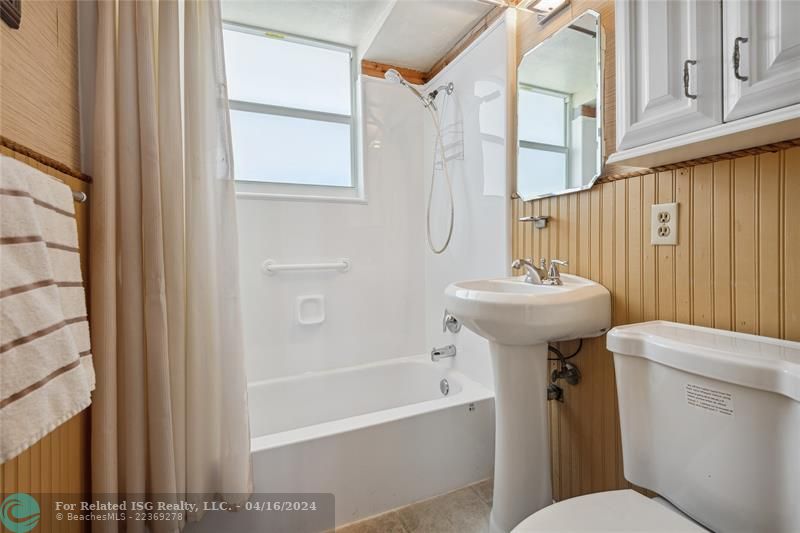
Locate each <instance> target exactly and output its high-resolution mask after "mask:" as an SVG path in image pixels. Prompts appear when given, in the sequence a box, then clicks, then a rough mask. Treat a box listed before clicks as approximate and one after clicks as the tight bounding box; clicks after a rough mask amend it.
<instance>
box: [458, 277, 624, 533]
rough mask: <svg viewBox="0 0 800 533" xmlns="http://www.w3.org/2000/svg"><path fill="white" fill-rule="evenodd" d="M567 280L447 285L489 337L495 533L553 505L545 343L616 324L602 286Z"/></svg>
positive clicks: (468, 320)
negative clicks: (613, 321)
mask: <svg viewBox="0 0 800 533" xmlns="http://www.w3.org/2000/svg"><path fill="white" fill-rule="evenodd" d="M561 280H562V282H563V285H534V284H531V283H528V282H525V281H524V278H523V277H517V278H505V279H494V280H476V281H462V282H457V283H453V284H451V285H450V286H448V287H447V289H445V300H446V305H447V310H448V311H449V312H450V313H451V314H452V315H454V316H455V317H456V318H458V320H460V321H461V323H462V324H463V325H464V326H466V327H467V328H469V329H470V330H472V331H474V332H475V333H477V334H478V335H480V336H482V337H485V338H486V339H488V340H489V345H490V348H491V356H492V366H493V368H494V384H495V418H496V428H495V462H494V465H495V466H494V497H493V501H494V505H493V506H492V514H491V518H490V526H491V531H492V533H508V532H509V531H511V529H513V528H514V526H516V525H517V524H518V523H519V522H521V521H522V520H523V519H524V518H526V517H527V516H529V515H531V514H533V513H534V512H536V511H538V510H539V509H541V508H543V507H545V506H547V505H550V504H551V503H552V502H553V497H552V489H551V481H550V434H549V429H548V416H547V392H546V391H547V385H548V383H549V376H548V364H547V357H548V350H547V343H548V342H552V341H559V340H568V339H578V338H586V337H596V336H599V335H602V334H603V333H605V331H606V330H607V329H608V328H609V327H610V324H611V296H610V294H609V292H608V290H606V288H605V287H603V286H602V285H600V284H598V283H595V282H593V281H590V280H588V279H584V278H580V277H578V276H572V275H569V274H562V275H561Z"/></svg>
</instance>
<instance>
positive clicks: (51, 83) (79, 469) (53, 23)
mask: <svg viewBox="0 0 800 533" xmlns="http://www.w3.org/2000/svg"><path fill="white" fill-rule="evenodd" d="M76 8H77V4H76V2H75V1H73V0H61V1H40V0H37V1H28V2H24V3H23V8H22V25H21V27H20V29H19V30H11V29H10V28H8V27H7V26H6V25H5V24H0V135H2V136H3V137H6V138H8V139H10V140H12V141H14V142H17V143H20V144H22V145H25V146H27V147H28V148H30V149H33V150H35V151H36V152H40V153H41V154H43V155H45V156H48V157H50V158H52V159H55V160H57V161H58V162H60V163H63V164H64V165H67V166H68V167H71V168H72V169H74V170H80V123H79V117H78V56H77V50H78V34H77V27H76ZM0 152H2V153H3V154H4V155H9V156H12V157H15V158H17V159H19V160H21V161H23V162H24V163H26V164H29V165H31V166H33V167H35V168H38V169H39V170H41V171H42V172H45V173H47V174H50V175H52V176H56V177H58V178H59V179H61V180H63V181H64V182H65V183H67V184H68V185H69V186H70V187H72V188H73V190H81V191H84V192H86V193H87V194H90V192H89V184H88V183H86V182H84V181H81V180H79V179H76V178H74V177H71V176H68V175H66V174H63V173H60V172H57V171H55V170H53V169H52V168H49V167H47V166H45V165H43V164H40V163H37V162H36V161H34V160H33V159H30V158H28V157H25V156H23V155H20V154H18V153H16V152H14V151H12V150H10V149H8V148H6V147H4V146H3V147H0ZM75 208H76V212H77V223H78V239H79V244H80V249H81V267H82V269H83V276H84V279H88V276H87V271H86V267H87V264H88V253H87V252H88V229H89V226H88V222H89V213H88V203H85V204H75ZM0 492H2V493H3V494H9V493H13V492H28V493H59V494H87V493H88V492H89V415H88V412H87V411H84V412H82V413H80V414H78V415H76V416H74V417H73V418H72V419H70V420H69V421H67V422H66V423H64V424H62V425H61V426H59V427H58V428H56V429H55V430H54V431H53V432H51V433H50V434H48V435H47V436H45V437H44V438H43V439H42V440H40V441H39V442H38V443H36V444H35V445H33V446H32V447H31V448H29V449H28V450H26V451H25V452H23V453H22V454H21V455H19V456H18V457H16V458H15V459H12V460H11V461H8V462H6V463H4V464H2V465H0ZM49 520H50V517H49V515H48V514H47V513H43V514H42V522H40V524H39V526H38V528H37V531H38V530H41V531H57V532H65V533H66V532H70V533H71V532H80V531H85V530H87V529H88V528H87V527H86V525H85V524H81V523H79V522H70V523H59V524H52V523H50V522H49Z"/></svg>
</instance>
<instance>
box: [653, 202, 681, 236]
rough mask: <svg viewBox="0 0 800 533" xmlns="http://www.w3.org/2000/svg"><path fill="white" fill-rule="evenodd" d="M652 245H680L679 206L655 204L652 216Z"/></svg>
mask: <svg viewBox="0 0 800 533" xmlns="http://www.w3.org/2000/svg"><path fill="white" fill-rule="evenodd" d="M650 244H652V245H653V246H661V245H666V246H675V245H677V244H678V204H677V203H671V204H653V207H652V214H651V216H650Z"/></svg>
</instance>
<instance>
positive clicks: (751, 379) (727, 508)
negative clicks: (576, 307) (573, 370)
mask: <svg viewBox="0 0 800 533" xmlns="http://www.w3.org/2000/svg"><path fill="white" fill-rule="evenodd" d="M607 346H608V349H609V350H610V351H611V352H613V353H614V369H615V375H616V382H617V396H618V399H619V402H618V405H619V414H620V430H621V435H622V458H623V466H624V474H625V479H627V480H628V481H630V482H631V483H633V484H634V485H637V486H639V487H643V488H647V489H649V490H651V491H653V492H656V493H657V494H660V495H661V496H663V497H664V498H666V499H667V500H669V502H670V503H667V502H665V501H663V500H662V502H663V503H662V502H659V501H657V500H656V499H650V498H647V497H646V496H643V495H641V494H639V493H638V492H635V491H632V490H616V491H610V492H600V493H595V494H589V495H585V496H578V497H575V498H571V499H568V500H564V501H562V502H559V503H556V504H554V505H551V506H549V507H546V508H544V509H542V510H540V511H538V512H536V513H534V514H533V515H531V516H529V517H528V518H526V519H525V520H523V521H522V522H521V523H520V524H518V525H517V526H516V527H515V528H514V529H513V530H512V531H514V532H528V531H557V532H569V531H583V532H588V531H596V532H600V531H615V532H616V531H637V532H659V531H663V532H666V531H671V532H684V531H686V532H688V531H707V530H711V531H715V532H717V533H729V532H741V531H753V532H755V531H769V532H772V533H797V532H798V531H800V506H799V505H797V502H798V501H800V453H798V452H797V450H800V343H798V342H790V341H782V340H777V339H771V338H766V337H758V336H755V335H747V334H742V333H733V332H729V331H721V330H715V329H710V328H702V327H697V326H688V325H683V324H675V323H671V322H662V321H656V322H646V323H642V324H633V325H630V326H620V327H617V328H614V329H613V330H611V331H610V332H609V333H608V336H607ZM673 506H674V507H673ZM705 528H708V529H705Z"/></svg>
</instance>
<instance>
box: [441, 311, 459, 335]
mask: <svg viewBox="0 0 800 533" xmlns="http://www.w3.org/2000/svg"><path fill="white" fill-rule="evenodd" d="M445 331H449V332H450V333H458V332H459V331H461V322H459V321H458V319H457V318H456V317H454V316H453V315H451V314H450V311H448V310H447V309H445V310H444V316H443V317H442V333H444V332H445Z"/></svg>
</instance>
